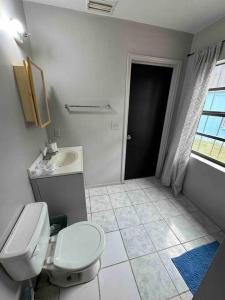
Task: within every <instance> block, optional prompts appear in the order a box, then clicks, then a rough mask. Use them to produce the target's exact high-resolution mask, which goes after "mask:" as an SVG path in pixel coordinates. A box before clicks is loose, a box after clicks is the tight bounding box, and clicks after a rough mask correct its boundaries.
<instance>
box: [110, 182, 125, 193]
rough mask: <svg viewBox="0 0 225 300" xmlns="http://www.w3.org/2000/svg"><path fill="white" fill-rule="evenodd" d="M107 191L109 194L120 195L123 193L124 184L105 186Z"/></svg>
mask: <svg viewBox="0 0 225 300" xmlns="http://www.w3.org/2000/svg"><path fill="white" fill-rule="evenodd" d="M107 191H108V193H109V194H113V193H122V192H124V191H125V189H124V184H115V185H109V186H107Z"/></svg>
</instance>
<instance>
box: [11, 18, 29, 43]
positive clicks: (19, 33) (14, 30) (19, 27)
mask: <svg viewBox="0 0 225 300" xmlns="http://www.w3.org/2000/svg"><path fill="white" fill-rule="evenodd" d="M8 32H9V33H10V35H11V36H12V37H13V38H14V39H15V40H16V41H17V42H18V43H20V44H22V43H23V41H24V38H25V37H28V36H29V34H28V33H26V32H25V29H24V26H23V24H22V23H21V22H20V21H19V20H17V19H11V20H9V23H8Z"/></svg>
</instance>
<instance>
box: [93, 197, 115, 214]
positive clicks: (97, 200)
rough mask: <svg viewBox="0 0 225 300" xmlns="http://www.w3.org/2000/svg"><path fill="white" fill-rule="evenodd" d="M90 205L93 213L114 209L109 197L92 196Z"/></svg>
mask: <svg viewBox="0 0 225 300" xmlns="http://www.w3.org/2000/svg"><path fill="white" fill-rule="evenodd" d="M90 203H91V211H92V212H97V211H102V210H108V209H112V205H111V202H110V199H109V196H108V195H102V196H90Z"/></svg>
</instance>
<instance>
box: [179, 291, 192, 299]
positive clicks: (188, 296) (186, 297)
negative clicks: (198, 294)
mask: <svg viewBox="0 0 225 300" xmlns="http://www.w3.org/2000/svg"><path fill="white" fill-rule="evenodd" d="M180 297H181V300H192V299H193V295H192V293H191V292H187V293H184V294H181V295H180Z"/></svg>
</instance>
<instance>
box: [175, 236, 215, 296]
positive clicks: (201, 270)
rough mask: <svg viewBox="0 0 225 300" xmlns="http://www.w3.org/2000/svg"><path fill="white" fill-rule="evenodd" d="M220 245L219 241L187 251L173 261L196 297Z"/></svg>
mask: <svg viewBox="0 0 225 300" xmlns="http://www.w3.org/2000/svg"><path fill="white" fill-rule="evenodd" d="M219 245H220V243H219V242H218V241H215V242H212V243H210V244H207V245H203V246H200V247H197V248H195V249H193V250H191V251H187V252H186V253H184V254H182V255H181V256H178V257H174V258H172V261H173V263H174V265H175V266H176V268H177V269H178V271H179V272H180V274H181V276H182V277H183V279H184V281H185V282H186V284H187V286H188V287H189V289H190V291H191V292H192V294H193V295H194V294H195V293H196V292H197V290H198V287H199V285H200V283H201V281H202V279H203V277H204V275H205V274H206V272H207V271H208V268H209V266H210V264H211V262H212V260H213V257H214V255H215V253H216V250H217V249H218V247H219Z"/></svg>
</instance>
